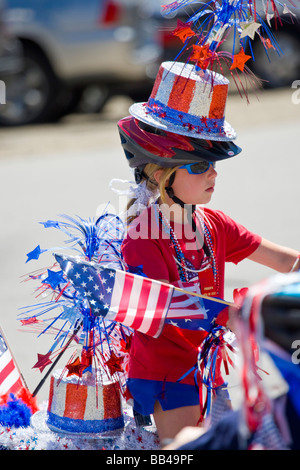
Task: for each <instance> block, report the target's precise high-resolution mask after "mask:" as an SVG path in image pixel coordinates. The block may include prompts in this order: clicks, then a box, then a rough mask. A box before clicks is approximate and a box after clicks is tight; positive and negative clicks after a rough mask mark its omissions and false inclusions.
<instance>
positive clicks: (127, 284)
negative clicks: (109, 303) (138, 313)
mask: <svg viewBox="0 0 300 470" xmlns="http://www.w3.org/2000/svg"><path fill="white" fill-rule="evenodd" d="M124 278H125V279H124V285H123V289H122V291H120V293H122V295H121V298H120V304H119V308H118V312H117V316H116V320H117V321H119V322H120V323H122V322H123V321H124V320H125V318H126V315H127V312H128V308H129V304H130V298H131V291H132V286H133V283H134V278H133V276H124ZM116 287H117V286H116ZM114 290H115V288H114Z"/></svg>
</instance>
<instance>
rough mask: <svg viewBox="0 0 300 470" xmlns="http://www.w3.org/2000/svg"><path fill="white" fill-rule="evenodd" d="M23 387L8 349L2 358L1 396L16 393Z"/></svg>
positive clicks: (0, 367) (0, 361)
mask: <svg viewBox="0 0 300 470" xmlns="http://www.w3.org/2000/svg"><path fill="white" fill-rule="evenodd" d="M22 386H23V385H22V380H21V377H20V374H19V371H18V369H17V368H16V365H15V363H14V361H13V358H12V356H11V354H10V351H9V350H8V349H7V350H6V351H5V352H4V353H3V354H2V356H1V357H0V394H1V395H4V394H5V393H16V392H17V391H18V390H20V388H21V387H22Z"/></svg>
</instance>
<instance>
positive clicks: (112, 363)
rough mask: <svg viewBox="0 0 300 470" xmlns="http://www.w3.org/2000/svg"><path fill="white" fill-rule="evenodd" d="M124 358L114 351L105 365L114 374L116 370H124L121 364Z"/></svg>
mask: <svg viewBox="0 0 300 470" xmlns="http://www.w3.org/2000/svg"><path fill="white" fill-rule="evenodd" d="M123 360H124V358H123V357H117V356H116V355H115V353H114V352H112V353H111V356H110V358H109V359H108V361H106V362H105V365H106V366H107V367H108V369H109V372H110V374H111V375H113V374H114V373H115V372H122V371H123V368H122V366H121V364H122V362H123Z"/></svg>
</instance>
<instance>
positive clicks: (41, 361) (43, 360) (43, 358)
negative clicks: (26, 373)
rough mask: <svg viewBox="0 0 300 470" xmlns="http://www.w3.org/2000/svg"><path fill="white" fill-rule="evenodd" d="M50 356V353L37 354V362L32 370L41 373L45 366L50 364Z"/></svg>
mask: <svg viewBox="0 0 300 470" xmlns="http://www.w3.org/2000/svg"><path fill="white" fill-rule="evenodd" d="M50 355H51V351H49V352H48V353H47V354H38V361H37V363H36V364H35V365H34V366H33V367H32V368H33V369H40V371H41V372H43V370H44V369H45V367H46V366H48V365H49V364H52V361H51V359H50Z"/></svg>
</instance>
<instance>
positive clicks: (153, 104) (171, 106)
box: [129, 62, 236, 141]
mask: <svg viewBox="0 0 300 470" xmlns="http://www.w3.org/2000/svg"><path fill="white" fill-rule="evenodd" d="M228 85H229V81H228V80H227V79H226V78H225V77H223V76H222V75H220V74H218V73H216V72H212V71H210V70H200V71H199V72H198V71H197V70H196V68H195V66H194V65H192V64H184V63H181V62H163V63H162V64H161V66H160V69H159V71H158V74H157V77H156V80H155V83H154V86H153V89H152V93H151V95H150V98H149V100H148V102H147V103H135V104H133V105H132V106H131V107H130V109H129V111H130V113H131V115H132V116H134V117H135V118H137V119H138V120H140V121H142V122H145V123H146V124H149V125H151V126H154V127H157V128H159V129H163V130H166V131H168V132H173V133H175V134H181V135H187V136H189V137H194V138H198V139H208V140H219V141H229V140H234V139H235V138H236V132H235V131H234V129H233V128H232V127H231V125H230V124H229V123H227V122H226V121H225V106H226V99H227V94H228Z"/></svg>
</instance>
